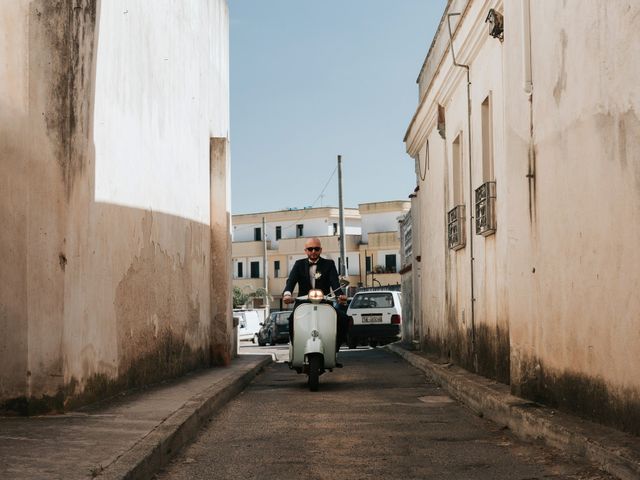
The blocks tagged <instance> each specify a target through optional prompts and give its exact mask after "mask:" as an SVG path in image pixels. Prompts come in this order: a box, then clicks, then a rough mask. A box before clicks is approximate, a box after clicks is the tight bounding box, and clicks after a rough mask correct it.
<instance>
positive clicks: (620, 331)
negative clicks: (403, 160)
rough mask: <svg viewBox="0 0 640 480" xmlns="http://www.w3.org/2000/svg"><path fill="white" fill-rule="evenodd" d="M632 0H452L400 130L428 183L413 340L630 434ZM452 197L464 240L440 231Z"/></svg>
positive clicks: (419, 220) (636, 377)
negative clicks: (479, 205)
mask: <svg viewBox="0 0 640 480" xmlns="http://www.w3.org/2000/svg"><path fill="white" fill-rule="evenodd" d="M490 9H495V10H496V11H498V12H499V13H501V14H502V15H503V16H504V41H503V42H501V41H500V40H498V39H496V38H492V37H490V36H489V35H488V29H489V26H488V25H487V24H486V23H485V19H486V18H487V16H488V13H489V10H490ZM447 13H460V14H461V15H460V16H454V17H451V27H452V31H453V50H454V52H455V55H456V60H457V63H459V64H464V65H467V66H468V67H469V79H470V82H471V85H470V89H469V100H470V106H471V111H470V116H469V112H468V110H467V105H468V98H467V77H466V74H467V71H466V69H465V68H464V67H459V66H455V65H454V64H453V58H452V50H451V41H450V39H449V33H448V30H447V19H448V17H447ZM639 16H640V5H638V4H637V3H636V2H633V1H624V0H621V1H619V2H600V1H597V0H580V1H579V0H567V1H564V2H555V1H552V0H541V1H535V2H534V1H529V0H518V1H513V2H511V1H510V2H504V3H503V2H502V1H497V0H496V1H494V0H487V1H481V0H452V1H451V2H449V4H448V10H447V12H445V15H444V16H443V20H442V22H441V25H440V28H439V30H438V33H437V34H436V37H435V38H434V41H433V44H432V46H431V49H430V52H429V54H428V56H427V58H426V60H425V63H424V65H423V69H422V71H421V74H420V76H419V78H418V84H419V91H420V99H419V104H418V108H417V110H416V114H415V116H414V118H413V119H412V121H411V123H410V125H409V128H408V130H407V135H406V137H405V142H406V146H407V151H408V153H409V154H410V155H411V156H412V157H413V158H414V160H415V162H416V179H417V183H418V189H417V197H416V198H415V199H414V202H413V204H412V219H413V225H412V229H413V261H412V271H413V281H412V283H413V292H412V293H413V294H414V305H415V306H416V308H417V310H416V312H414V322H416V323H419V324H420V325H416V328H414V332H415V334H416V335H417V336H416V340H417V341H419V342H420V343H421V345H422V346H423V348H425V349H429V350H434V351H436V352H438V353H440V354H441V355H443V356H449V357H450V358H451V359H452V360H453V361H456V362H457V363H460V364H462V365H464V366H466V367H467V368H469V369H471V370H474V371H476V372H478V373H481V374H483V375H486V376H489V377H492V378H496V379H498V380H500V381H502V382H505V383H509V384H510V385H511V389H512V391H513V392H514V393H515V394H518V395H522V396H525V397H528V398H535V399H536V400H538V401H546V402H548V403H549V404H551V405H554V406H557V407H559V408H561V409H566V410H571V411H575V412H578V413H580V414H583V415H586V416H591V415H593V412H596V411H597V412H599V413H598V415H597V416H596V417H593V418H594V419H595V420H598V421H602V422H605V423H608V424H611V425H615V426H618V427H620V428H623V429H625V430H628V431H632V432H635V433H638V432H640V424H639V422H638V418H640V404H639V403H638V401H637V398H638V397H639V396H640V369H639V368H637V366H636V365H635V363H633V362H630V359H631V358H635V357H637V356H638V355H639V354H640V331H639V330H638V329H637V321H636V320H637V318H638V315H640V300H639V299H638V297H637V295H636V293H635V292H636V291H637V290H638V287H640V283H639V282H640V279H639V277H638V275H637V272H638V271H640V253H639V251H638V248H637V243H638V242H637V241H635V240H637V239H640V226H638V225H637V222H633V221H630V219H634V218H638V217H639V215H640V201H638V199H639V198H640V196H639V195H638V191H639V189H640V187H639V185H640V184H639V183H638V182H637V181H636V180H637V179H638V178H640V173H639V172H640V167H639V166H638V163H637V162H633V161H631V159H632V158H638V154H640V120H639V115H638V112H640V96H639V95H638V83H637V79H638V78H640V63H639V62H637V61H634V60H635V56H637V55H635V51H636V50H637V48H636V47H637V45H639V44H640V29H639V28H638V25H637V21H635V20H634V19H637V18H639ZM631 52H634V53H631ZM634 55H635V56H634ZM469 139H470V142H471V143H470V144H469ZM469 146H471V148H469ZM486 181H495V182H496V184H495V187H496V196H495V218H496V229H495V233H492V234H488V235H486V236H483V235H478V234H477V233H478V232H477V229H476V225H475V220H476V216H477V215H476V212H475V207H476V198H475V193H476V189H477V188H478V187H479V186H481V185H482V184H483V183H484V182H486ZM456 205H464V206H465V210H466V215H465V218H464V222H463V224H464V227H465V230H466V232H465V233H466V235H465V237H466V238H465V239H464V240H465V241H464V242H463V243H464V245H463V246H462V247H461V248H459V249H454V248H449V247H450V246H449V245H448V244H447V240H448V236H449V230H448V222H449V218H448V217H447V214H448V213H449V212H450V211H451V209H453V208H454V207H455V206H456ZM418 232H419V234H418ZM417 257H419V258H420V259H419V260H418V258H417ZM472 258H473V260H472ZM620 411H625V412H628V413H629V414H628V415H624V416H621V415H618V414H616V412H620Z"/></svg>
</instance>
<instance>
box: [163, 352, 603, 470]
mask: <svg viewBox="0 0 640 480" xmlns="http://www.w3.org/2000/svg"><path fill="white" fill-rule="evenodd" d="M243 350H245V351H251V352H253V353H256V352H257V351H274V352H275V353H276V355H277V356H278V357H279V359H280V360H283V359H284V358H283V357H284V356H285V355H286V346H284V345H283V346H276V347H274V348H273V349H271V348H266V349H265V348H262V349H261V348H259V347H251V346H249V347H244V348H243ZM340 360H341V361H342V362H343V363H344V364H345V368H343V369H339V370H335V371H334V372H330V373H326V374H325V375H322V376H321V377H320V390H319V391H318V392H315V393H312V392H310V391H309V390H308V388H307V385H306V377H305V376H303V375H297V374H296V373H295V372H294V371H292V370H290V369H289V368H288V366H287V365H286V364H285V363H276V364H273V365H272V366H270V367H269V368H268V369H267V370H266V371H265V372H264V373H262V374H261V375H259V376H258V377H257V378H256V379H255V380H254V381H253V383H252V384H251V385H250V386H249V387H248V388H247V389H246V390H245V391H244V392H243V393H242V394H240V395H239V396H238V397H236V398H235V399H234V400H232V401H231V402H230V403H229V404H228V405H226V406H225V407H224V408H223V409H222V410H221V411H220V413H219V414H218V415H216V416H215V417H213V418H212V419H211V420H210V423H209V425H208V426H207V427H206V428H205V429H204V430H203V431H202V432H201V434H200V436H199V437H198V439H196V441H195V442H194V443H193V444H192V445H191V446H189V447H188V448H186V449H185V450H184V451H183V452H181V453H180V454H179V455H178V456H176V457H175V458H174V460H173V461H172V463H171V464H170V465H169V466H168V467H167V468H166V469H165V470H163V471H162V472H160V473H159V474H158V475H157V477H156V478H157V479H158V480H164V479H177V480H180V479H243V480H245V479H300V478H304V479H331V480H334V479H403V480H405V479H465V480H467V479H479V480H482V479H487V480H489V479H491V480H498V479H509V480H513V479H519V480H533V479H590V480H597V479H598V480H599V479H610V478H612V477H610V476H608V475H607V474H604V473H602V472H600V471H599V470H597V469H595V468H593V467H592V466H589V465H585V464H583V463H577V462H574V461H573V460H571V459H569V458H566V457H564V456H563V455H561V454H560V453H559V452H557V451H555V450H551V449H549V448H547V447H544V446H541V445H537V444H527V443H524V442H521V441H519V440H517V439H516V438H515V437H514V436H512V435H511V434H510V432H509V431H508V430H504V429H501V428H499V427H498V426H496V425H495V424H493V423H491V422H489V421H488V420H484V419H482V418H479V417H478V416H477V415H475V414H473V412H471V411H470V410H468V409H467V408H466V407H464V406H462V405H460V404H458V403H457V402H455V401H454V400H452V399H451V398H450V397H448V396H447V395H446V393H445V392H444V391H442V390H441V389H440V388H439V387H437V386H436V385H435V384H433V383H430V382H429V381H427V379H426V378H425V376H424V375H423V374H422V373H421V372H420V371H419V370H417V369H415V368H413V367H412V366H410V365H408V364H406V363H405V362H404V361H403V360H401V359H399V358H398V357H396V356H394V355H393V354H391V353H388V352H387V351H385V350H383V349H358V350H353V351H350V350H343V351H342V352H341V353H340Z"/></svg>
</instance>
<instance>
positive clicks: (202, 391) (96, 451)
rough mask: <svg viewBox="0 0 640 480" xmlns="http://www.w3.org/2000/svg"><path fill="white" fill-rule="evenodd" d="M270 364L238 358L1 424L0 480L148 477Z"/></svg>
mask: <svg viewBox="0 0 640 480" xmlns="http://www.w3.org/2000/svg"><path fill="white" fill-rule="evenodd" d="M271 361H272V359H271V356H265V355H241V356H240V357H238V358H237V359H234V360H233V362H232V364H231V365H230V366H228V367H218V368H211V369H208V370H203V371H198V372H193V373H191V374H189V375H186V376H184V377H182V378H179V379H176V380H174V381H171V382H167V383H164V384H162V385H158V386H155V387H152V388H149V389H147V390H144V391H141V392H138V393H135V394H132V395H125V396H121V397H118V398H117V399H114V400H112V401H110V402H108V404H104V405H95V406H92V407H89V408H86V409H82V410H80V411H77V412H69V413H67V414H65V415H55V416H54V415H49V416H39V417H30V418H25V417H5V418H0V478H3V479H7V480H8V479H16V480H18V479H36V478H37V479H41V478H46V479H86V478H95V477H98V478H100V479H105V480H106V479H109V480H110V479H137V478H150V477H151V476H152V475H153V474H154V473H155V472H156V471H157V470H158V469H160V467H162V466H163V465H164V464H166V462H167V461H168V460H169V458H170V457H171V456H172V454H174V453H175V452H177V451H178V450H179V449H180V448H181V447H182V446H183V445H185V444H186V443H188V442H190V441H191V440H192V439H193V438H194V437H195V435H196V433H197V431H198V430H199V429H200V427H201V426H202V425H203V424H204V423H205V422H206V421H207V420H208V419H209V418H210V417H211V416H212V415H213V414H214V413H215V412H216V411H217V409H218V408H220V407H221V406H222V405H223V404H225V403H226V402H227V401H228V400H230V399H231V398H232V397H234V396H235V395H236V394H238V393H239V392H240V391H242V389H243V388H244V387H245V386H246V385H247V384H248V383H249V382H251V380H252V379H253V378H254V377H255V376H256V375H257V374H258V373H259V372H260V371H261V370H262V369H263V368H264V367H265V366H266V365H267V364H269V363H271Z"/></svg>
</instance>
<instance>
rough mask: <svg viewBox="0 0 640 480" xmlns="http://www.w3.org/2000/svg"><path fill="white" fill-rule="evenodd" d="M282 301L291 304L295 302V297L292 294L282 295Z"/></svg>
mask: <svg viewBox="0 0 640 480" xmlns="http://www.w3.org/2000/svg"><path fill="white" fill-rule="evenodd" d="M282 301H283V302H284V303H286V304H287V305H288V304H290V303H293V302H295V300H294V299H293V297H292V296H291V295H286V296H284V297H282Z"/></svg>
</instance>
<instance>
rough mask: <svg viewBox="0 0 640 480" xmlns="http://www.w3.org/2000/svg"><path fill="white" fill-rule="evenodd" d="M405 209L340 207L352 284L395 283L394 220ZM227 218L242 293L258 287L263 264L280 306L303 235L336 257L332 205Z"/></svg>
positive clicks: (400, 205)
mask: <svg viewBox="0 0 640 480" xmlns="http://www.w3.org/2000/svg"><path fill="white" fill-rule="evenodd" d="M408 209H409V202H406V201H388V202H376V203H363V204H360V205H359V206H358V208H345V210H344V223H345V269H346V277H347V278H348V280H349V282H350V285H351V286H352V288H353V289H355V288H357V287H358V286H374V285H375V286H380V285H397V284H399V281H400V277H399V275H398V273H397V271H398V267H399V265H400V257H399V254H400V237H399V230H398V220H399V218H400V217H401V216H402V215H404V214H405V213H406V212H407V211H408ZM232 221H233V228H232V231H233V260H232V269H233V285H234V286H235V287H239V288H241V289H242V290H243V291H244V292H245V293H250V292H255V291H256V289H258V288H264V287H265V270H266V277H267V279H266V280H267V282H266V285H267V289H268V291H269V294H270V295H271V297H272V305H273V306H275V308H281V307H282V306H281V305H280V299H281V295H282V292H283V290H284V285H285V282H286V280H287V276H288V274H289V271H290V270H291V268H292V267H293V264H294V263H295V262H296V260H298V259H300V258H304V257H305V253H304V244H305V242H306V241H307V239H308V238H311V237H318V238H320V241H321V242H322V256H323V257H325V258H328V259H331V260H333V261H334V262H336V268H338V262H339V258H340V231H339V230H340V229H339V224H340V222H339V210H338V209H337V208H335V207H320V208H305V209H291V210H278V211H273V212H262V213H251V214H243V215H234V216H233V220H232ZM265 252H266V258H267V262H265Z"/></svg>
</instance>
